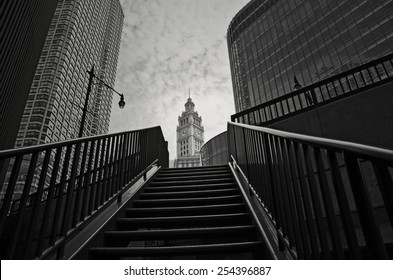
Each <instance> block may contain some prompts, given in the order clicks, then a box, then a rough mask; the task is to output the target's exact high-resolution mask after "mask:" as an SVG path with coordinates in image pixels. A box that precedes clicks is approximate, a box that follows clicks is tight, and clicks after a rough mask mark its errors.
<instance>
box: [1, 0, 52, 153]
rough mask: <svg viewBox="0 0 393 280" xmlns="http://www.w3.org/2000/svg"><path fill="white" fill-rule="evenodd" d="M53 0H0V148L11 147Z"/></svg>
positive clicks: (47, 24) (42, 43)
mask: <svg viewBox="0 0 393 280" xmlns="http://www.w3.org/2000/svg"><path fill="white" fill-rule="evenodd" d="M57 2H58V1H56V0H29V1H25V0H22V1H15V0H4V1H1V4H0V150H4V149H9V148H13V147H14V143H15V138H16V136H17V132H18V125H19V122H20V120H21V118H22V114H23V110H24V108H25V104H26V100H27V96H28V94H29V89H30V86H31V83H32V80H33V77H34V73H35V70H36V68H37V63H38V60H39V58H40V55H41V51H42V48H43V46H44V43H45V38H46V35H47V33H48V29H49V25H50V23H51V20H52V18H53V15H54V12H55V9H56V5H57Z"/></svg>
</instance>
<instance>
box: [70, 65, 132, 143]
mask: <svg viewBox="0 0 393 280" xmlns="http://www.w3.org/2000/svg"><path fill="white" fill-rule="evenodd" d="M87 73H89V85H88V86H87V92H86V98H85V105H84V106H83V114H82V120H81V125H80V128H79V134H78V137H79V138H80V137H82V135H83V129H84V127H85V122H86V113H87V105H88V104H89V98H90V92H91V86H92V83H93V78H95V79H97V80H98V81H99V82H101V83H102V84H103V85H104V86H106V87H107V88H109V89H111V90H112V91H114V92H116V93H117V94H118V95H119V96H120V101H119V107H120V109H123V108H124V106H125V105H126V103H125V102H124V95H123V94H122V93H119V92H118V91H116V90H115V89H114V88H112V87H111V86H110V85H108V84H107V83H105V82H104V81H103V80H101V79H100V78H97V77H96V75H95V73H94V65H93V67H91V70H90V71H87Z"/></svg>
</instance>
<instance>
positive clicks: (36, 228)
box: [0, 127, 169, 259]
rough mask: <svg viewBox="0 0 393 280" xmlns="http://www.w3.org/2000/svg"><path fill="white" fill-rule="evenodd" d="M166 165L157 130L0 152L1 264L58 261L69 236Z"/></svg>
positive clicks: (162, 141)
mask: <svg viewBox="0 0 393 280" xmlns="http://www.w3.org/2000/svg"><path fill="white" fill-rule="evenodd" d="M168 161H169V154H168V149H167V142H166V141H165V140H164V137H163V135H162V131H161V128H160V127H153V128H148V129H143V130H137V131H130V132H124V133H115V134H107V135H101V136H93V137H85V138H80V139H77V140H69V141H63V142H58V143H53V144H45V145H39V146H32V147H26V148H20V149H13V150H5V151H0V166H6V167H4V168H5V170H4V172H3V178H4V179H3V181H4V182H2V183H1V184H0V186H2V189H1V195H2V201H1V204H0V205H1V210H0V252H1V253H0V254H1V259H26V258H27V259H33V258H45V257H47V256H50V255H57V258H61V257H62V255H63V253H64V247H65V244H66V242H67V240H68V238H69V237H71V236H72V235H73V234H74V233H76V232H77V231H79V230H80V229H81V228H83V227H84V226H85V225H86V224H87V223H89V222H90V221H91V220H92V219H93V218H94V217H95V216H96V215H97V214H98V213H100V211H101V210H104V209H105V208H106V206H107V205H109V204H111V203H112V202H114V201H116V200H119V201H120V199H121V195H122V193H123V192H125V191H126V190H127V189H128V188H129V187H130V186H131V185H132V183H133V182H134V181H135V180H136V179H138V178H139V177H141V176H142V175H143V174H145V173H146V172H147V170H148V169H149V168H150V167H151V166H152V164H157V163H159V164H160V165H161V166H163V167H167V166H168ZM7 167H8V169H7ZM4 168H3V169H4Z"/></svg>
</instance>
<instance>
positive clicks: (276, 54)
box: [227, 0, 393, 112]
mask: <svg viewBox="0 0 393 280" xmlns="http://www.w3.org/2000/svg"><path fill="white" fill-rule="evenodd" d="M392 26H393V0H386V1H377V0H368V1H366V0H364V1H351V0H323V1H322V0H292V1H286V0H252V1H250V2H249V3H248V4H247V5H246V6H245V7H244V8H243V9H242V10H240V11H239V12H238V13H237V14H236V16H235V17H234V18H233V20H232V21H231V23H230V25H229V28H228V33H227V40H228V49H229V57H230V65H231V73H232V83H233V90H234V98H235V108H236V112H240V111H243V110H245V109H248V108H250V107H253V106H255V105H258V104H261V103H264V102H266V101H269V100H272V99H274V98H277V97H279V96H282V95H284V94H286V93H289V92H291V91H293V90H294V88H295V85H297V86H299V85H300V86H307V85H310V84H312V83H315V82H317V81H320V80H323V79H325V78H327V77H329V76H332V75H335V74H338V73H340V72H343V71H345V70H348V69H351V68H353V67H356V66H358V65H360V64H363V63H366V62H368V61H370V60H374V59H376V58H379V57H381V56H384V55H386V54H388V53H391V52H392V51H393V28H392ZM296 81H297V82H298V83H297V82H296Z"/></svg>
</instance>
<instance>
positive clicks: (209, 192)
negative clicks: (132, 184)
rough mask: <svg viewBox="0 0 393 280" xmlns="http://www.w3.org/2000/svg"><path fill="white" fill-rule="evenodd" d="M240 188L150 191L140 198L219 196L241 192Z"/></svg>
mask: <svg viewBox="0 0 393 280" xmlns="http://www.w3.org/2000/svg"><path fill="white" fill-rule="evenodd" d="M239 193H240V192H239V190H238V189H235V188H233V189H221V190H200V191H178V192H149V193H143V194H141V195H140V196H139V199H164V198H197V197H217V196H228V195H237V194H239Z"/></svg>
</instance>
